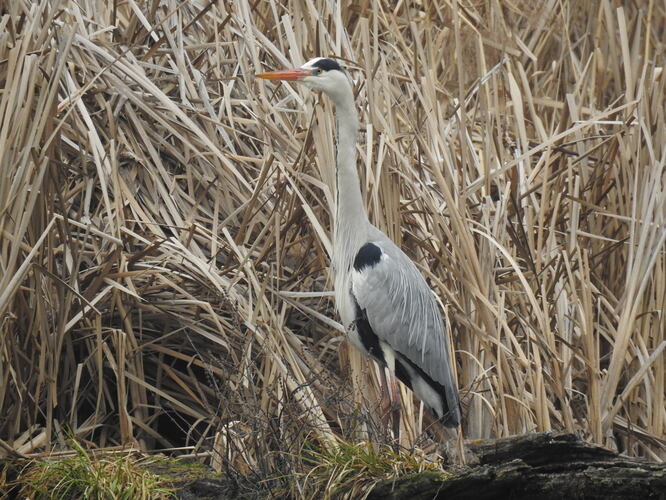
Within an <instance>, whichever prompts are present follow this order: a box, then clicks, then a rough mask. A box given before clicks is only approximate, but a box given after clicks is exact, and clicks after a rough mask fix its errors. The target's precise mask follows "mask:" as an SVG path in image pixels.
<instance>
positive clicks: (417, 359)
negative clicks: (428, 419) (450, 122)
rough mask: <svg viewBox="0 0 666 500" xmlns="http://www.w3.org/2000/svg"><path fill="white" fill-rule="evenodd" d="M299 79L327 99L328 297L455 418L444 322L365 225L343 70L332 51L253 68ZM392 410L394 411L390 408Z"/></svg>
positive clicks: (378, 351)
mask: <svg viewBox="0 0 666 500" xmlns="http://www.w3.org/2000/svg"><path fill="white" fill-rule="evenodd" d="M257 77H258V78H264V79H269V80H285V81H294V82H301V83H303V84H304V85H306V86H307V87H309V88H311V89H314V90H319V91H322V92H323V93H324V94H326V95H327V96H328V97H329V98H330V99H331V100H332V101H333V103H334V104H335V108H336V121H337V158H336V180H337V188H336V209H335V211H336V216H335V225H334V235H333V240H334V243H333V252H334V253H333V259H332V260H333V270H334V274H335V301H336V307H337V309H338V313H339V315H340V318H341V320H342V324H343V325H344V326H345V330H346V333H347V336H348V337H349V340H350V341H351V343H352V344H353V345H354V346H355V347H357V348H358V349H359V350H360V351H361V352H363V353H364V354H366V355H367V356H369V357H370V358H372V359H374V360H375V361H376V362H377V363H379V364H380V365H381V366H384V367H387V368H388V370H389V372H390V373H391V374H393V375H394V376H395V377H397V378H398V379H399V380H400V381H401V382H402V383H403V384H405V385H406V386H407V387H409V388H410V389H411V390H412V392H413V393H414V394H416V396H417V397H418V398H419V399H420V400H421V401H423V402H424V403H425V405H426V406H427V407H428V408H429V409H430V411H431V412H432V413H433V414H434V416H435V418H436V419H438V420H439V421H441V422H442V423H443V424H444V425H445V426H446V427H448V428H455V427H457V426H458V425H459V424H460V408H459V399H458V388H457V384H456V382H455V381H454V379H453V376H452V372H451V359H452V358H451V356H450V354H449V349H448V344H447V339H446V333H445V329H444V324H443V322H442V318H441V316H440V313H439V309H438V307H437V303H436V301H435V298H434V296H433V293H432V291H431V289H430V287H429V286H428V284H427V282H426V280H425V279H424V278H423V276H422V275H421V273H420V272H419V270H418V269H417V267H416V265H415V264H414V263H413V262H412V260H411V259H410V258H409V257H407V255H405V253H404V252H403V251H402V250H401V249H400V248H398V246H397V245H396V244H395V243H394V242H393V241H392V240H391V239H390V238H389V237H388V236H386V235H385V234H384V233H383V232H382V231H380V230H379V229H377V228H376V227H375V226H374V225H372V224H371V223H370V221H369V219H368V215H367V213H366V211H365V207H364V205H363V198H362V194H361V186H360V182H359V176H358V172H357V169H356V142H357V136H358V128H359V121H358V114H357V111H356V106H355V103H354V93H353V89H352V84H351V81H350V78H349V77H348V75H347V74H346V72H345V70H343V69H342V67H341V66H340V65H339V63H338V62H337V61H335V60H334V59H329V58H323V57H317V58H314V59H312V60H310V61H308V62H307V63H305V64H304V65H303V66H301V67H300V68H294V69H289V70H283V71H273V72H268V73H262V74H259V75H257ZM398 414H399V413H398Z"/></svg>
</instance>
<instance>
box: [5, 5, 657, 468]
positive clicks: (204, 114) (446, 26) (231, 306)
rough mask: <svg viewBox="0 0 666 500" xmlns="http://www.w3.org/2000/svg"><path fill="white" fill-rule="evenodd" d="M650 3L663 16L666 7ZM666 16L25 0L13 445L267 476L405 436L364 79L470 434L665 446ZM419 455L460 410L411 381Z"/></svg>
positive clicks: (389, 190) (9, 255) (10, 335)
mask: <svg viewBox="0 0 666 500" xmlns="http://www.w3.org/2000/svg"><path fill="white" fill-rule="evenodd" d="M638 5H640V6H638ZM664 19H666V9H665V7H664V4H663V3H662V2H655V1H653V0H649V1H646V2H636V3H631V2H629V3H625V4H624V5H622V6H619V7H617V3H616V2H612V1H610V0H600V1H599V2H586V1H582V0H546V1H544V2H536V1H534V2H532V1H523V2H520V1H519V2H496V1H492V0H490V1H473V0H447V1H445V0H443V1H437V2H423V1H417V0H411V1H410V0H406V1H400V2H388V1H382V2H334V1H330V0H312V1H299V0H285V1H283V2H276V1H274V0H255V1H249V0H238V1H233V2H232V1H225V0H221V1H211V2H208V1H198V0H192V1H185V2H180V1H175V0H165V1H143V0H128V1H124V2H118V1H114V2H107V1H101V0H79V1H76V2H73V1H68V0H54V1H48V2H47V1H45V0H43V1H40V2H32V1H28V0H9V2H6V3H3V4H2V6H0V168H1V169H2V177H1V179H2V180H1V182H0V269H1V275H0V318H1V322H0V457H1V456H3V455H5V456H36V455H38V454H39V453H42V452H47V451H49V450H52V449H54V448H57V447H59V446H65V442H66V439H67V435H68V433H71V434H72V435H73V436H76V437H77V438H78V439H79V440H81V441H82V442H86V443H89V444H90V445H94V446H97V447H110V446H117V445H131V446H134V447H137V448H138V449H142V450H145V451H150V450H155V449H163V450H175V451H180V452H181V453H186V454H197V455H198V456H202V457H208V459H209V461H210V463H211V464H212V465H213V466H214V467H216V468H217V469H219V470H226V471H228V472H229V471H232V472H237V473H239V474H245V475H247V474H255V475H257V477H265V475H266V474H268V473H269V472H271V473H274V472H276V471H278V472H285V473H286V472H293V471H297V470H301V469H299V467H301V468H302V467H303V464H302V461H300V459H299V457H300V456H301V451H302V450H303V449H304V447H312V446H314V447H324V448H326V447H329V448H330V447H331V446H334V445H335V443H336V441H337V440H338V439H340V438H344V439H347V440H352V441H354V440H357V441H361V440H367V439H372V440H374V441H376V442H381V441H382V440H384V439H385V436H383V434H382V426H381V425H379V424H378V422H379V420H380V419H379V415H380V412H379V410H378V407H379V403H378V397H377V394H378V389H377V388H378V387H379V385H378V372H377V369H376V367H375V366H374V365H373V364H372V363H370V362H368V361H366V360H364V359H362V358H361V357H360V356H359V355H358V354H357V353H356V352H354V351H353V350H352V349H351V348H350V347H349V346H348V344H347V343H346V341H345V340H344V336H343V332H342V328H341V326H340V324H339V323H338V322H337V317H336V315H335V310H334V304H333V302H332V293H331V289H332V279H331V271H330V270H329V262H330V252H331V231H330V228H331V214H332V213H333V203H334V197H333V193H334V192H335V190H334V186H333V183H334V169H333V164H334V154H335V144H334V139H333V132H334V121H333V117H332V111H333V110H332V106H331V105H330V103H329V102H327V101H326V99H323V98H320V97H319V96H318V95H316V94H313V93H311V92H310V91H308V90H307V89H303V88H300V87H297V86H291V85H286V84H283V85H274V84H272V83H268V82H263V81H258V80H256V79H255V78H254V74H255V73H258V72H260V71H264V70H273V69H280V68H284V67H288V66H293V65H298V64H302V63H303V62H305V61H306V60H308V59H309V58H311V57H314V56H317V55H325V56H337V57H340V58H341V59H342V60H343V61H345V63H346V65H347V67H348V69H349V71H350V73H351V75H352V77H353V79H354V81H355V83H356V91H357V104H358V106H359V107H360V110H361V122H362V137H361V143H360V144H359V162H358V168H359V171H360V173H361V178H362V184H363V188H364V191H365V199H366V201H367V207H368V211H369V213H370V217H371V220H373V221H374V222H375V224H376V225H377V226H379V227H380V228H382V229H383V230H385V231H386V232H387V234H389V236H391V237H392V238H394V239H395V240H396V241H397V242H398V243H399V244H400V245H401V246H402V248H404V249H406V251H407V252H408V254H409V255H410V256H411V257H412V258H413V259H414V260H415V261H416V262H417V263H418V265H419V267H420V268H421V269H422V271H423V272H424V274H425V275H426V276H427V278H428V281H429V282H430V284H431V285H432V287H433V290H434V291H435V293H436V295H437V296H438V298H439V300H440V303H441V307H442V311H443V314H444V316H445V317H446V321H447V324H448V326H449V328H448V331H449V333H450V342H451V344H452V345H453V346H454V349H455V352H456V356H455V357H456V361H457V363H456V371H457V377H458V381H459V385H460V388H461V394H462V404H463V414H464V424H463V430H464V434H465V437H466V438H486V437H493V436H498V437H500V436H508V435H512V434H517V433H527V432H534V431H547V430H551V429H566V430H570V431H577V432H580V433H582V434H583V435H584V436H585V437H586V438H587V439H589V440H590V441H593V442H595V443H600V444H603V445H606V446H609V447H611V448H615V449H618V450H620V451H622V452H624V453H627V454H628V455H631V456H642V457H647V458H649V459H652V460H664V459H665V458H666V438H665V432H664V431H665V425H666V423H665V420H666V404H665V402H664V394H665V387H664V383H665V382H664V381H665V380H666V363H665V358H664V348H665V347H666V339H665V338H664V331H665V330H666V320H665V317H664V308H665V306H666V250H665V248H664V246H665V241H666V220H665V219H666V186H665V183H666V174H665V173H666V149H665V145H666V121H665V118H664V112H665V109H666V106H665V88H664V78H665V77H664V75H663V64H664V60H665V57H664V47H665V46H666V45H665V44H666V33H665V28H664V26H665V23H664ZM402 391H403V392H402V394H403V432H402V438H401V440H402V441H401V444H402V445H403V446H405V447H408V448H410V447H421V448H424V449H429V447H430V448H432V443H433V439H432V431H433V429H434V427H433V426H432V421H431V420H429V417H428V415H427V413H424V412H423V410H422V408H421V407H420V404H419V403H418V401H416V400H413V399H412V398H411V396H410V392H409V391H407V390H406V389H405V388H402Z"/></svg>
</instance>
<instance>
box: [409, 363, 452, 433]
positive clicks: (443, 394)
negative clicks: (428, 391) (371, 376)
mask: <svg viewBox="0 0 666 500" xmlns="http://www.w3.org/2000/svg"><path fill="white" fill-rule="evenodd" d="M400 360H401V361H404V362H406V363H408V364H409V366H411V367H412V368H413V369H414V371H416V373H418V374H419V376H420V377H421V378H422V379H423V380H425V381H426V382H427V384H428V385H429V386H430V387H432V388H433V389H434V390H435V391H436V392H437V394H439V396H440V397H441V398H442V408H443V409H444V415H438V414H437V412H436V411H435V410H434V408H431V410H432V412H433V413H434V414H435V416H436V417H437V418H438V419H439V420H441V421H442V423H443V424H444V425H447V423H450V418H451V417H452V415H451V414H450V411H449V404H448V401H447V400H446V390H445V389H444V386H443V385H442V384H440V383H439V382H436V381H434V380H433V379H432V378H430V376H429V375H428V374H427V373H426V372H424V371H423V370H422V369H421V367H419V366H418V365H416V364H414V363H413V362H412V361H411V360H410V359H408V358H407V357H406V356H403V355H400ZM397 372H398V366H397V360H396V376H398V373H397ZM398 378H400V377H399V376H398ZM401 381H402V379H401ZM410 389H411V386H410Z"/></svg>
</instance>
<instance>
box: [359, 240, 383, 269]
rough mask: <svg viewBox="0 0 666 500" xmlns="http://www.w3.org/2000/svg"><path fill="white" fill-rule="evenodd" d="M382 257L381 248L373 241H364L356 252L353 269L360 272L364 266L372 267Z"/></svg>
mask: <svg viewBox="0 0 666 500" xmlns="http://www.w3.org/2000/svg"><path fill="white" fill-rule="evenodd" d="M381 258H382V249H381V248H379V247H378V246H377V245H375V244H374V243H366V244H365V245H363V246H362V247H361V249H360V250H359V251H358V253H357V254H356V258H355V259H354V269H356V271H358V272H360V271H361V270H362V269H363V268H364V267H374V266H376V265H377V263H378V262H379V259H381Z"/></svg>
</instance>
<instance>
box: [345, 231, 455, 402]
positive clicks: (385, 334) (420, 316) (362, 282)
mask: <svg viewBox="0 0 666 500" xmlns="http://www.w3.org/2000/svg"><path fill="white" fill-rule="evenodd" d="M377 233H378V235H374V236H375V237H374V238H373V241H372V242H371V243H373V244H375V245H376V246H378V247H379V248H380V249H381V251H382V254H381V257H380V258H379V260H378V261H376V262H375V263H374V264H373V265H372V266H370V265H368V266H365V267H363V268H360V269H355V270H354V271H353V272H352V280H351V281H352V287H351V288H352V290H351V291H352V294H353V296H354V299H355V300H356V302H357V303H358V305H359V307H360V308H361V309H362V310H364V311H365V314H366V315H367V318H368V322H369V323H370V326H371V328H372V330H373V331H374V333H375V335H377V337H378V338H379V339H380V340H382V341H384V342H386V343H387V344H389V345H390V346H391V347H392V348H393V349H394V350H396V351H398V352H399V353H400V354H402V355H403V356H405V357H407V358H408V359H409V360H410V361H412V362H413V363H414V364H416V365H418V366H419V367H420V368H421V369H422V370H423V371H424V372H425V373H426V374H427V375H428V376H429V377H430V378H432V379H433V380H434V381H436V382H438V383H439V384H441V385H442V386H443V387H444V389H445V391H446V400H447V402H448V406H449V408H456V409H457V407H458V390H457V385H456V384H455V383H454V382H453V378H452V375H451V364H450V363H451V362H450V357H449V352H448V347H447V342H446V335H445V331H444V324H443V322H442V318H441V316H440V314H439V310H438V308H437V303H436V302H435V298H434V297H433V294H432V291H431V290H430V287H429V286H428V284H427V282H426V281H425V279H424V278H423V276H422V275H421V273H420V272H419V270H418V269H417V268H416V266H415V265H414V263H413V262H412V261H411V260H410V259H409V257H407V256H406V255H405V254H404V253H403V251H402V250H400V249H399V248H398V247H397V246H396V245H395V243H393V242H392V241H391V240H390V239H389V238H388V237H387V236H386V235H384V234H383V233H381V232H380V231H379V230H377Z"/></svg>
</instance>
